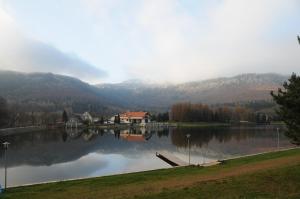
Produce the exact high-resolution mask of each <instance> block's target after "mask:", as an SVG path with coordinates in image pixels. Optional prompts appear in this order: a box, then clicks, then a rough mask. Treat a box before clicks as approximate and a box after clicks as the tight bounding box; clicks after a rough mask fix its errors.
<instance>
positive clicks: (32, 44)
mask: <svg viewBox="0 0 300 199" xmlns="http://www.w3.org/2000/svg"><path fill="white" fill-rule="evenodd" d="M0 29H1V31H0V69H2V70H16V71H22V72H52V73H57V74H63V75H70V76H75V77H79V78H80V79H82V80H86V81H88V82H97V81H99V80H101V78H103V77H106V76H107V74H106V72H105V71H104V70H102V69H99V68H97V67H96V66H94V65H92V64H90V63H88V62H87V61H85V60H83V59H81V58H80V57H78V56H77V55H76V54H71V53H65V52H62V51H60V50H59V49H57V48H55V47H54V46H52V45H50V44H47V43H45V42H42V41H38V40H34V39H32V38H29V37H26V36H25V35H24V34H22V32H20V31H19V30H18V29H17V27H16V25H15V22H14V20H13V18H11V17H10V16H9V15H8V14H7V13H6V12H5V11H4V10H1V9H0Z"/></svg>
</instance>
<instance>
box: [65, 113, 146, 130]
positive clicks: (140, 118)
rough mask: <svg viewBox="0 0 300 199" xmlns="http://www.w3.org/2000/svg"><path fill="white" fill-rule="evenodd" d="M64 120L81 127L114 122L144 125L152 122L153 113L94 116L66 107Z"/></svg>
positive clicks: (72, 125) (68, 123) (67, 124)
mask: <svg viewBox="0 0 300 199" xmlns="http://www.w3.org/2000/svg"><path fill="white" fill-rule="evenodd" d="M62 118H63V122H64V123H65V125H66V127H70V128H73V127H79V126H84V125H87V126H88V125H112V124H127V125H140V126H144V125H146V124H147V123H150V122H151V115H150V113H148V112H144V111H137V112H129V111H128V112H124V113H120V114H117V115H113V116H111V117H110V118H106V119H105V118H104V117H100V118H99V117H93V116H92V115H91V114H90V113H89V112H84V113H83V114H77V113H73V112H72V110H71V109H65V110H64V112H63V116H62Z"/></svg>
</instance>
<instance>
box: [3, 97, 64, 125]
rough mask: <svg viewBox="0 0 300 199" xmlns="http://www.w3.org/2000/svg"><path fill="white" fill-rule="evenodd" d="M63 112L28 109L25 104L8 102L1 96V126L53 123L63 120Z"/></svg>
mask: <svg viewBox="0 0 300 199" xmlns="http://www.w3.org/2000/svg"><path fill="white" fill-rule="evenodd" d="M61 118H62V115H61V112H59V111H56V112H50V111H48V110H44V111H27V110H26V109H24V107H23V106H18V105H16V104H8V103H7V101H6V99H4V98H3V97H1V96H0V128H9V127H23V126H35V125H52V124H56V123H57V122H59V121H61V120H62V119H61Z"/></svg>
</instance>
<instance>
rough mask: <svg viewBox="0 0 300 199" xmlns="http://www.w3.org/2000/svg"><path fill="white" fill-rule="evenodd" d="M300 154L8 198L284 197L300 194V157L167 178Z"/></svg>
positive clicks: (13, 193) (38, 188)
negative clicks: (251, 169)
mask: <svg viewBox="0 0 300 199" xmlns="http://www.w3.org/2000/svg"><path fill="white" fill-rule="evenodd" d="M299 156H300V149H292V150H288V151H281V152H272V153H267V154H261V155H256V156H249V157H244V158H238V159H234V160H228V161H226V162H225V163H224V164H222V165H218V166H213V167H208V168H202V167H196V166H195V167H194V166H191V167H180V168H172V169H160V170H156V171H147V172H139V173H132V174H123V175H114V176H107V177H98V178H90V179H84V180H73V181H65V182H58V183H48V184H41V185H32V186H25V187H17V188H9V189H8V190H7V192H6V193H5V194H4V195H3V198H22V199H26V198H30V199H34V198H43V199H46V198H124V197H129V198H130V197H135V198H175V199H176V198H276V197H278V198H282V196H285V195H287V196H289V197H290V198H293V197H294V198H299V197H300V195H299V191H300V159H299V164H298V163H297V164H295V165H292V166H291V165H290V166H284V165H283V166H282V167H281V168H276V169H273V170H262V171H258V172H255V173H252V174H251V175H250V174H247V175H240V176H235V177H227V178H222V179H219V180H212V181H211V180H208V181H202V182H195V183H192V185H184V184H183V185H180V186H179V187H175V188H174V187H170V186H169V187H168V186H167V185H168V184H167V183H177V182H180V181H184V180H185V181H186V182H187V184H188V183H189V179H190V178H191V179H192V178H195V177H202V176H219V175H222V174H223V173H226V172H232V171H235V170H239V169H240V168H241V167H243V166H245V165H248V166H249V165H250V166H251V165H253V166H255V165H259V164H261V163H263V162H265V161H274V160H280V159H285V158H289V157H299ZM165 182H166V184H164V183H165ZM159 183H162V186H161V185H159ZM164 185H166V187H164ZM269 192H270V193H269ZM131 193H132V194H133V195H131Z"/></svg>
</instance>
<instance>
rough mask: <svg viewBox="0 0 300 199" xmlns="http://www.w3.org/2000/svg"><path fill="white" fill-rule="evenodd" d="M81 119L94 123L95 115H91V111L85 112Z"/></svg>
mask: <svg viewBox="0 0 300 199" xmlns="http://www.w3.org/2000/svg"><path fill="white" fill-rule="evenodd" d="M81 119H82V121H85V122H88V123H93V117H92V116H91V114H90V113H89V112H84V113H83V114H82V115H81Z"/></svg>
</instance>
